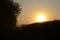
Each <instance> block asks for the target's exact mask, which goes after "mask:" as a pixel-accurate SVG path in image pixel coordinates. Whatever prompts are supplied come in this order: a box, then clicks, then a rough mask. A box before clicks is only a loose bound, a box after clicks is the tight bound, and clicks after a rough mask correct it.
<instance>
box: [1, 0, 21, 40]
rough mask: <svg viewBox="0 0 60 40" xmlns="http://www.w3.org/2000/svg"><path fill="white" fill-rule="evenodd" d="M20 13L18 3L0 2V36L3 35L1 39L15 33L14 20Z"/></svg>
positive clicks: (9, 0)
mask: <svg viewBox="0 0 60 40" xmlns="http://www.w3.org/2000/svg"><path fill="white" fill-rule="evenodd" d="M20 12H21V8H19V5H18V3H15V2H13V0H0V29H1V34H2V33H4V34H3V35H2V36H3V39H4V36H5V37H6V36H9V35H10V34H11V33H12V32H14V31H15V27H16V22H17V20H16V18H17V16H18V15H19V13H20ZM6 38H7V37H6ZM4 40H5V39H4Z"/></svg>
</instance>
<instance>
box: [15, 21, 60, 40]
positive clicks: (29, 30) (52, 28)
mask: <svg viewBox="0 0 60 40" xmlns="http://www.w3.org/2000/svg"><path fill="white" fill-rule="evenodd" d="M59 36H60V20H55V21H49V22H44V23H34V24H30V25H25V26H21V28H18V29H17V32H16V38H17V40H21V39H22V40H23V39H24V40H58V39H60V38H59Z"/></svg>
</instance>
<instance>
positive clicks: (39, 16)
mask: <svg viewBox="0 0 60 40" xmlns="http://www.w3.org/2000/svg"><path fill="white" fill-rule="evenodd" d="M45 21H46V16H45V15H43V14H40V15H37V17H36V22H45Z"/></svg>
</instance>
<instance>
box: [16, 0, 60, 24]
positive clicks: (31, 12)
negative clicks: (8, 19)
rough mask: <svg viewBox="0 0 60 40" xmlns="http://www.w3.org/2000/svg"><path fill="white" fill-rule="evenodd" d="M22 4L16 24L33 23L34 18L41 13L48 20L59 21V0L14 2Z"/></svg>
mask: <svg viewBox="0 0 60 40" xmlns="http://www.w3.org/2000/svg"><path fill="white" fill-rule="evenodd" d="M16 1H17V2H19V4H22V6H21V7H22V12H21V14H20V15H19V16H18V18H17V20H18V22H17V23H18V24H19V25H21V24H29V23H34V18H35V16H36V15H37V14H38V13H40V12H42V13H44V14H45V15H46V16H47V18H48V19H49V20H53V19H60V0H16Z"/></svg>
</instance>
